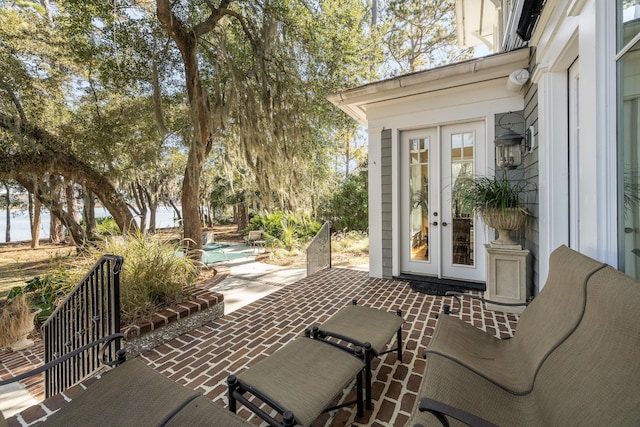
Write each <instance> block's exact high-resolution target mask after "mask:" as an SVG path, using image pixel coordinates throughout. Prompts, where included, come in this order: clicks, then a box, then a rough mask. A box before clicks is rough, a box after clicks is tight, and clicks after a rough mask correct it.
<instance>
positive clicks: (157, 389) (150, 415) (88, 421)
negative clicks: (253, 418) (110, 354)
mask: <svg viewBox="0 0 640 427" xmlns="http://www.w3.org/2000/svg"><path fill="white" fill-rule="evenodd" d="M202 399H205V400H206V398H204V397H202V396H201V395H200V394H199V393H197V392H196V391H194V390H190V389H188V388H187V387H184V386H182V385H180V384H178V383H176V382H174V381H172V380H170V379H169V378H167V377H165V376H164V375H162V374H160V373H159V372H157V371H155V370H154V369H152V368H150V367H148V366H147V365H145V364H144V363H143V362H142V361H140V360H137V359H133V360H129V361H127V362H125V363H123V364H122V365H120V366H118V367H117V368H114V369H112V370H110V371H108V372H106V373H105V374H104V375H102V377H101V378H100V379H99V380H97V381H95V382H94V383H93V384H91V385H90V386H89V387H88V388H87V390H85V391H84V392H83V393H82V394H80V395H79V396H77V397H75V398H73V400H71V402H69V403H68V404H67V405H65V406H64V407H63V408H62V409H60V410H59V411H57V412H55V413H54V414H52V415H51V416H49V417H48V418H47V420H46V421H45V425H47V426H61V427H68V426H81V425H91V426H114V425H119V426H162V425H167V423H170V425H197V424H198V423H197V420H198V419H204V418H206V419H207V420H218V419H219V420H221V422H222V424H210V422H207V424H208V425H220V426H222V425H224V426H249V425H251V424H249V423H247V422H246V421H244V420H242V419H241V418H239V417H235V416H233V414H231V413H229V411H227V410H226V409H225V408H222V407H219V406H217V405H215V404H214V403H213V402H209V403H210V404H206V405H205V404H204V403H203V401H202ZM187 405H188V407H190V408H191V409H193V408H194V407H195V408H199V410H198V411H196V412H191V411H190V412H184V410H183V409H184V407H185V406H187ZM205 412H206V414H205ZM176 414H178V415H180V418H179V421H180V422H181V424H177V423H176V421H175V420H174V421H172V422H171V420H172V419H173V417H175V416H176ZM192 414H197V415H198V418H196V419H194V421H190V420H191V415H192ZM218 417H220V418H218Z"/></svg>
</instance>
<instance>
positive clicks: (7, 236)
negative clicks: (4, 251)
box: [4, 182, 11, 242]
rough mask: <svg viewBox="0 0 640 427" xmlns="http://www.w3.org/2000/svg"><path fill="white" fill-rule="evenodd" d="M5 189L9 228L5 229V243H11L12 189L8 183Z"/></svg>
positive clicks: (5, 184)
mask: <svg viewBox="0 0 640 427" xmlns="http://www.w3.org/2000/svg"><path fill="white" fill-rule="evenodd" d="M4 189H5V202H6V203H7V207H6V214H7V219H6V226H7V228H6V229H5V234H4V241H5V242H10V241H11V189H10V188H9V185H8V184H7V183H6V182H5V183H4Z"/></svg>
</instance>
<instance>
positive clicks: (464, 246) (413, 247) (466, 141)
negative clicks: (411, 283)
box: [400, 122, 486, 281]
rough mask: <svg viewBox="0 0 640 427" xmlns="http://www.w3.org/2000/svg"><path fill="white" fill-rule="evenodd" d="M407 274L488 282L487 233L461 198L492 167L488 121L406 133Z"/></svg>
mask: <svg viewBox="0 0 640 427" xmlns="http://www.w3.org/2000/svg"><path fill="white" fill-rule="evenodd" d="M400 144H401V147H400V152H401V160H400V162H401V168H400V170H401V179H400V185H401V209H400V215H401V218H402V219H401V221H400V222H401V231H400V233H401V237H400V246H401V250H400V252H401V253H400V257H401V261H400V268H401V271H402V273H409V274H421V275H427V276H435V277H446V278H455V279H461V280H471V281H484V280H485V268H484V266H485V259H484V232H482V227H480V226H479V224H478V222H479V221H478V220H477V219H476V218H474V215H473V213H472V212H470V211H467V210H465V208H464V207H463V206H461V204H460V202H459V200H458V198H457V197H456V188H458V186H459V185H460V184H459V183H460V180H464V179H468V178H470V177H473V176H474V175H476V174H477V173H478V172H482V173H484V172H486V165H485V163H486V162H485V154H484V152H485V150H484V146H485V126H484V122H471V123H462V124H456V125H447V126H436V127H431V128H425V129H419V130H412V131H405V132H402V133H401V135H400Z"/></svg>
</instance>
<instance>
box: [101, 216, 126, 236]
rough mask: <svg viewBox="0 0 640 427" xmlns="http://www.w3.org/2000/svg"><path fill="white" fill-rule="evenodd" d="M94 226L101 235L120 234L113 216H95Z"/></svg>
mask: <svg viewBox="0 0 640 427" xmlns="http://www.w3.org/2000/svg"><path fill="white" fill-rule="evenodd" d="M96 227H97V228H98V234H99V235H101V236H118V235H120V234H121V232H120V227H118V224H117V223H116V220H115V219H113V217H110V216H108V217H105V218H96Z"/></svg>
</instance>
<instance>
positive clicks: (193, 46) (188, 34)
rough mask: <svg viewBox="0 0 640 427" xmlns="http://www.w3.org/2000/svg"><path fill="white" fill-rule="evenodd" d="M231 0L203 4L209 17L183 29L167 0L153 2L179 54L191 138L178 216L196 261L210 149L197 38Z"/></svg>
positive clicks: (200, 240) (210, 135) (209, 124)
mask: <svg viewBox="0 0 640 427" xmlns="http://www.w3.org/2000/svg"><path fill="white" fill-rule="evenodd" d="M230 3H231V0H221V1H220V3H219V4H218V6H217V7H216V6H214V2H209V3H207V7H209V10H210V12H211V14H210V15H209V16H207V18H206V19H205V20H204V21H202V22H200V23H199V24H197V25H195V26H194V27H192V28H187V27H186V26H185V24H184V23H183V21H182V20H181V19H180V18H178V17H177V16H176V15H174V13H173V10H172V7H173V6H172V5H171V3H170V2H169V0H157V2H156V13H157V16H158V20H159V21H160V23H161V24H162V26H163V27H164V28H165V29H166V30H167V33H168V34H169V36H170V37H171V38H172V39H173V41H174V42H175V44H176V46H177V47H178V49H179V50H180V54H181V55H182V61H183V63H184V75H185V82H186V86H187V96H188V98H189V106H190V108H191V116H192V122H193V125H194V129H195V137H194V138H193V139H192V140H191V146H190V147H189V157H188V159H187V167H186V170H185V174H184V180H183V183H182V217H183V219H184V222H183V224H184V237H185V239H186V241H187V242H188V243H187V245H188V246H187V253H188V254H189V256H190V257H191V258H194V259H197V260H199V259H200V257H201V255H200V250H201V249H202V224H201V223H200V217H199V215H198V205H199V203H198V196H199V188H200V174H201V172H202V165H203V164H204V159H205V158H206V157H207V155H208V154H209V152H210V151H211V147H212V140H213V129H212V128H211V127H212V125H211V110H210V108H209V97H208V95H207V91H206V89H205V88H204V86H203V84H202V79H201V77H200V72H199V69H198V58H197V48H198V40H199V38H200V37H201V36H202V35H204V34H207V33H209V32H210V31H212V30H213V29H214V28H215V27H216V25H217V23H218V21H219V20H220V19H221V18H222V17H223V16H224V14H225V11H226V10H227V8H228V6H229V4H230Z"/></svg>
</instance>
